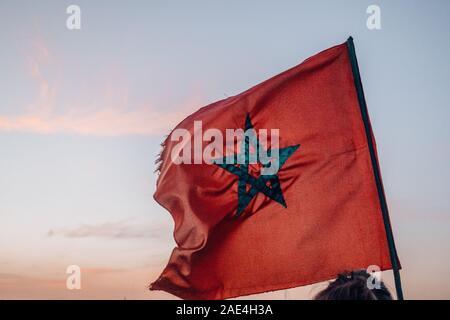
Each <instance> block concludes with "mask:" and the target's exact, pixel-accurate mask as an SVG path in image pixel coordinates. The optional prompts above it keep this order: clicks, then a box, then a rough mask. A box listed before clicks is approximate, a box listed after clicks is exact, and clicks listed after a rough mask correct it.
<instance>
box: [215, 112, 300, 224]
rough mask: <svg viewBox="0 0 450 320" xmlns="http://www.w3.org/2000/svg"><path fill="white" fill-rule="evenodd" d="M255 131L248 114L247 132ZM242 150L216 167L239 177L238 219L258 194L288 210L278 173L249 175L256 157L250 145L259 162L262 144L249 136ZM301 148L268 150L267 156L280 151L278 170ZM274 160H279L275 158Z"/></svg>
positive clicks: (291, 147)
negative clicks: (252, 157) (253, 157)
mask: <svg viewBox="0 0 450 320" xmlns="http://www.w3.org/2000/svg"><path fill="white" fill-rule="evenodd" d="M249 129H253V125H252V122H251V120H250V116H249V115H248V114H247V118H246V120H245V131H246V130H249ZM243 142H244V143H243V145H242V149H244V150H243V151H244V152H243V153H242V154H239V155H232V156H228V157H223V159H222V161H221V163H219V162H217V161H216V162H215V164H216V165H218V166H219V167H221V168H222V169H224V170H226V171H228V172H230V173H232V174H234V175H236V176H238V177H239V180H238V207H237V211H236V217H239V216H240V215H241V214H242V213H243V212H244V210H245V208H246V207H247V206H248V204H249V203H250V201H251V200H252V199H253V198H254V197H255V196H256V194H258V192H261V193H263V194H264V195H265V196H267V197H269V198H270V199H272V200H274V201H276V202H278V203H279V204H281V205H282V206H283V207H285V208H287V204H286V200H285V199H284V197H283V192H282V190H281V185H280V180H279V178H278V175H277V173H278V172H276V173H275V174H272V175H260V176H259V177H257V178H256V177H254V176H252V175H250V174H249V164H250V156H251V155H252V156H255V154H250V145H252V146H253V148H254V150H255V153H256V160H257V161H258V160H259V159H258V157H259V153H258V151H259V148H260V143H259V140H258V138H257V137H255V139H249V137H248V136H246V137H245V141H243ZM299 147H300V145H299V144H298V145H294V146H290V147H287V148H280V149H273V150H271V149H268V150H267V151H266V152H267V156H268V157H269V158H270V157H272V153H275V154H276V152H275V151H278V161H279V166H278V170H280V169H281V167H282V166H283V165H284V163H285V162H286V161H287V159H288V158H289V157H290V156H291V155H292V154H293V153H294V152H295V151H296V150H297V149H298V148H299ZM238 157H243V158H242V160H243V161H241V162H239V163H240V164H236V163H238V162H237V158H238ZM272 158H273V159H275V160H277V159H276V158H275V157H272ZM269 166H270V163H267V164H262V167H269ZM247 185H249V186H250V190H249V191H247Z"/></svg>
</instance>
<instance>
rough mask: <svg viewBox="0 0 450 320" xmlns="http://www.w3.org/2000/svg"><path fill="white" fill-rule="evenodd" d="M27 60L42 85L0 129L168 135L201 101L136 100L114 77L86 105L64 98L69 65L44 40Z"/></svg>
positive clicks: (0, 118) (1, 122)
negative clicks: (162, 106) (167, 105)
mask: <svg viewBox="0 0 450 320" xmlns="http://www.w3.org/2000/svg"><path fill="white" fill-rule="evenodd" d="M26 60H27V61H26V62H27V69H28V74H29V76H30V78H31V79H32V81H33V82H34V83H35V84H36V86H37V88H38V92H37V95H36V96H35V97H34V98H33V101H32V102H31V103H30V104H29V105H27V106H24V111H22V113H20V114H18V115H10V114H8V115H2V114H0V131H18V132H31V133H39V134H58V133H70V134H81V135H96V136H117V135H154V134H167V133H168V132H169V131H170V130H171V129H173V127H175V125H176V124H177V123H179V122H180V121H181V120H182V119H183V118H184V117H185V116H186V115H187V114H188V113H189V111H188V110H191V107H193V106H195V105H196V104H195V102H194V101H188V102H187V103H186V104H185V105H183V106H180V107H181V109H177V110H178V111H164V110H157V109H155V108H154V107H152V106H149V105H132V104H131V103H130V101H129V99H128V92H127V88H126V87H124V84H123V83H120V84H114V83H113V86H115V87H110V86H111V82H109V83H107V84H105V88H104V90H103V91H100V92H99V93H98V94H97V95H96V96H95V97H91V98H90V99H89V98H88V99H87V100H91V102H88V103H87V104H86V103H85V102H83V103H82V102H80V101H75V102H70V101H66V100H64V101H63V103H61V101H62V100H63V99H62V97H61V96H60V92H61V91H62V90H61V88H60V86H61V83H63V81H62V80H63V72H62V70H63V69H64V68H63V66H62V65H61V62H59V61H58V59H57V58H56V57H55V56H54V55H52V53H51V51H50V50H49V49H48V47H47V46H46V44H45V43H44V42H43V41H42V40H36V41H34V43H33V45H32V49H31V50H30V54H29V56H28V57H27V58H26ZM50 71H52V72H50ZM111 93H112V94H113V97H111ZM81 94H82V93H81ZM80 104H82V105H80ZM62 105H63V106H62ZM179 110H185V111H179Z"/></svg>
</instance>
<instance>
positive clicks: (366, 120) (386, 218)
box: [347, 37, 403, 300]
mask: <svg viewBox="0 0 450 320" xmlns="http://www.w3.org/2000/svg"><path fill="white" fill-rule="evenodd" d="M347 48H348V53H349V55H350V63H351V66H352V72H353V79H354V81H355V88H356V92H357V94H358V102H359V107H360V109H361V116H362V120H363V122H364V129H365V132H366V138H367V143H368V146H369V153H370V159H371V161H372V169H373V175H374V178H375V183H376V185H377V190H378V198H379V199H380V207H381V212H382V214H383V221H384V227H385V230H386V237H387V242H388V246H389V255H390V258H391V263H392V269H393V271H394V280H395V289H396V291H397V299H398V300H403V291H402V282H401V280H400V266H399V260H398V256H397V250H396V249H395V243H394V236H393V234H392V228H391V222H390V219H389V211H388V207H387V203H386V196H385V194H384V189H383V184H382V181H381V174H380V169H379V166H378V161H377V158H376V154H375V147H374V145H373V140H372V129H371V126H370V121H369V114H368V111H367V104H366V99H365V97H364V91H363V86H362V82H361V76H360V74H359V67H358V60H357V58H356V52H355V45H354V44H353V38H352V37H350V38H348V40H347Z"/></svg>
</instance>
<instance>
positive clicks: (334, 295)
mask: <svg viewBox="0 0 450 320" xmlns="http://www.w3.org/2000/svg"><path fill="white" fill-rule="evenodd" d="M369 277H370V275H369V274H368V273H367V272H366V271H365V270H361V271H352V272H345V273H341V274H339V275H338V277H337V279H336V280H334V281H333V282H330V284H329V285H328V287H327V288H325V289H324V290H322V291H321V292H319V293H318V294H317V295H316V296H315V298H314V299H315V300H392V296H391V294H390V292H389V290H388V289H387V288H386V286H385V285H384V283H383V282H382V281H380V283H379V289H377V288H373V289H369V287H368V286H367V279H368V278H369Z"/></svg>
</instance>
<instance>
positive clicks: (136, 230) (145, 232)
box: [47, 220, 170, 239]
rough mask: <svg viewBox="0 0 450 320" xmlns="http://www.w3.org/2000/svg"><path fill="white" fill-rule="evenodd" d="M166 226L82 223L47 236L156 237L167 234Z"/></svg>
mask: <svg viewBox="0 0 450 320" xmlns="http://www.w3.org/2000/svg"><path fill="white" fill-rule="evenodd" d="M168 228H170V227H169V226H165V225H161V224H158V223H152V224H139V223H132V222H130V221H129V220H122V221H117V222H106V223H100V224H83V225H80V226H78V227H75V228H60V229H52V230H49V231H48V232H47V236H48V237H54V236H63V237H66V238H88V237H97V238H110V239H134V238H157V237H161V236H164V235H165V234H167V229H168Z"/></svg>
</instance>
